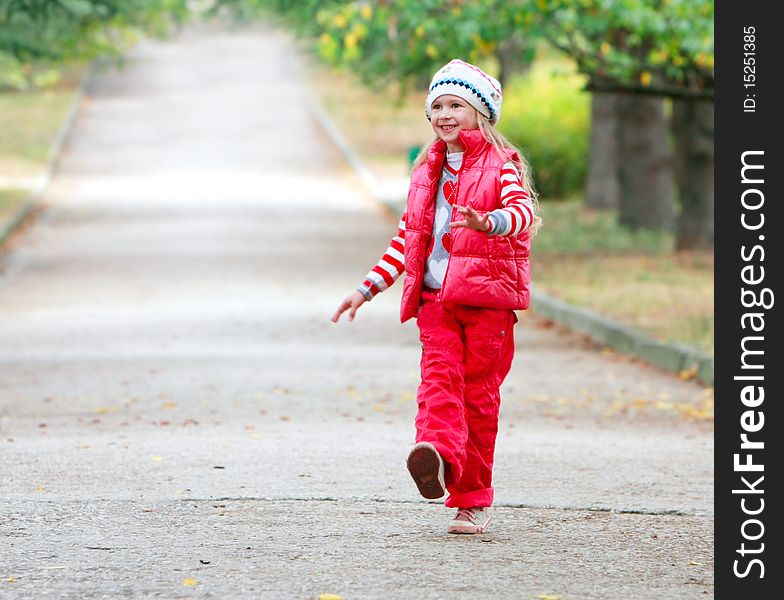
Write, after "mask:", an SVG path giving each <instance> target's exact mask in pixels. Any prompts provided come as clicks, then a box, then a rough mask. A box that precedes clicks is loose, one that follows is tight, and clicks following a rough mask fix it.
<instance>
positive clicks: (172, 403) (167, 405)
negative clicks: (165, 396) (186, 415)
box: [161, 400, 177, 408]
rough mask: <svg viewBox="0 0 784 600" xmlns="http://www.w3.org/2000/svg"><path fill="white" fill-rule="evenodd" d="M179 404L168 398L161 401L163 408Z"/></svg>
mask: <svg viewBox="0 0 784 600" xmlns="http://www.w3.org/2000/svg"><path fill="white" fill-rule="evenodd" d="M175 406H177V403H176V402H172V401H171V400H167V401H166V402H161V408H174V407H175Z"/></svg>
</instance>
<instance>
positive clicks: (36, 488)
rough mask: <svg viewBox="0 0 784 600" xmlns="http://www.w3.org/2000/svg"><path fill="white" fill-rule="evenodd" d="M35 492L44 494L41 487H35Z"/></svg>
mask: <svg viewBox="0 0 784 600" xmlns="http://www.w3.org/2000/svg"><path fill="white" fill-rule="evenodd" d="M33 491H34V492H43V491H44V488H42V487H41V486H40V485H37V486H35V487H34V488H33Z"/></svg>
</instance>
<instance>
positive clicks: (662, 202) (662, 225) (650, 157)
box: [618, 95, 675, 230]
mask: <svg viewBox="0 0 784 600" xmlns="http://www.w3.org/2000/svg"><path fill="white" fill-rule="evenodd" d="M618 114H619V117H620V118H619V122H620V128H619V129H620V136H619V145H618V156H619V162H620V168H619V170H618V173H619V184H620V191H621V199H620V200H621V201H620V207H619V209H620V210H619V213H618V222H619V223H620V224H621V225H625V226H627V227H629V228H631V229H660V230H661V229H672V228H673V225H674V220H675V201H674V196H675V181H674V178H673V160H672V152H671V151H670V145H669V140H668V135H669V128H668V127H667V122H666V119H665V117H664V102H663V100H662V99H661V98H648V97H645V96H635V95H624V96H621V97H620V98H619V99H618Z"/></svg>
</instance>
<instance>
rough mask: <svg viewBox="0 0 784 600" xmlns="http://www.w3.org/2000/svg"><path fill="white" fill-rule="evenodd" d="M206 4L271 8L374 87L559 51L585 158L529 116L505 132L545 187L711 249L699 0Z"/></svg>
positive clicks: (510, 68) (256, 10) (705, 13)
mask: <svg viewBox="0 0 784 600" xmlns="http://www.w3.org/2000/svg"><path fill="white" fill-rule="evenodd" d="M213 6H214V7H215V8H219V9H229V10H231V11H234V14H237V15H242V16H243V17H245V18H247V17H250V16H255V15H259V14H261V15H266V16H270V15H277V16H278V17H280V18H282V19H283V20H284V21H285V22H286V23H287V24H288V25H290V26H291V27H292V28H293V29H294V30H295V31H297V32H298V33H299V34H300V35H302V36H306V37H310V38H312V39H314V40H317V41H316V47H317V50H318V52H319V55H320V56H321V57H322V58H323V59H324V60H326V61H327V62H329V63H331V64H333V65H336V66H340V67H344V68H346V69H350V70H351V71H352V72H353V73H355V74H356V75H357V76H359V77H360V78H361V79H362V80H363V81H364V82H365V83H366V84H368V85H370V86H377V87H380V86H382V85H384V84H385V83H388V82H389V81H390V80H396V81H399V82H402V83H403V84H404V85H408V86H413V87H418V88H424V87H426V85H427V83H428V82H429V80H430V77H431V76H432V73H434V72H435V70H436V69H438V68H439V67H440V66H441V65H443V64H444V63H445V62H447V61H448V60H450V59H451V58H454V57H462V58H464V59H466V60H469V61H471V62H476V63H478V64H480V65H482V66H484V67H485V68H488V69H489V70H490V71H491V72H493V73H494V74H496V75H497V76H498V78H499V80H501V82H502V84H507V83H508V82H509V80H510V78H511V76H512V75H514V74H522V73H524V72H526V70H527V69H529V68H530V66H531V65H532V64H533V62H534V61H535V60H536V58H537V56H539V55H540V54H541V53H542V49H543V48H547V47H548V46H549V47H550V48H556V49H558V50H559V51H561V52H562V53H563V54H564V55H565V56H567V57H568V58H569V59H571V60H572V61H573V64H574V66H575V69H576V70H577V71H578V72H579V73H581V74H582V75H584V76H585V87H584V89H585V90H587V91H589V92H591V110H590V136H589V143H588V148H587V149H586V156H585V159H583V160H577V161H575V160H573V156H572V152H571V150H572V149H573V148H574V147H577V148H580V147H581V140H578V139H574V138H573V139H569V137H570V136H569V134H568V132H565V131H562V130H560V129H561V128H559V127H558V126H557V125H556V126H555V127H553V128H551V129H550V133H551V134H552V135H551V136H548V132H547V131H536V127H534V131H519V130H520V129H521V128H520V127H519V126H517V124H515V123H513V124H512V125H511V127H509V128H508V129H509V131H505V132H506V133H510V134H511V135H510V137H512V139H513V141H515V142H516V143H517V144H518V145H519V146H521V147H522V148H524V149H525V150H526V151H527V152H528V153H529V158H530V159H531V162H532V163H533V165H534V169H535V171H536V175H537V183H538V185H539V186H540V188H541V191H542V192H543V195H544V196H550V197H552V196H558V195H567V194H569V193H572V192H575V191H576V190H575V187H574V186H575V183H576V184H577V186H579V187H580V188H583V187H584V189H585V202H586V204H587V205H588V206H590V207H602V208H615V209H617V210H618V219H619V222H620V223H621V224H622V225H625V226H627V227H629V228H631V229H641V228H642V229H665V230H668V229H673V228H675V229H677V247H678V248H679V249H693V248H710V247H712V244H713V2H711V1H710V0H612V1H610V0H547V1H544V0H481V1H480V0H447V1H433V0H379V1H377V2H369V1H361V0H360V1H339V0H305V1H303V2H286V1H285V0H218V1H217V2H216V3H215V4H214V5H213ZM509 95H510V94H507V96H509ZM555 102H556V103H557V102H558V101H557V100H555ZM523 106H525V108H526V110H533V111H537V110H539V109H537V108H532V107H531V106H530V105H528V106H526V105H525V102H523ZM504 113H505V117H504V120H503V121H502V124H501V128H502V129H504V127H505V126H506V123H507V122H509V121H510V120H512V121H515V120H517V121H518V122H519V119H515V118H512V119H510V115H509V110H508V108H507V109H505V111H504ZM560 116H562V117H564V116H565V117H566V119H567V120H568V115H563V114H561V115H560ZM574 133H575V134H576V135H575V136H574V137H575V138H576V137H577V136H578V135H579V132H574ZM537 135H544V136H547V137H551V139H544V140H542V139H535V136H537ZM553 143H556V144H558V146H559V148H558V150H557V151H556V152H553ZM564 158H565V160H564ZM583 163H585V164H587V168H585V165H584V164H583ZM575 175H577V178H576V179H577V182H575Z"/></svg>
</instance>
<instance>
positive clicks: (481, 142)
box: [332, 60, 539, 533]
mask: <svg viewBox="0 0 784 600" xmlns="http://www.w3.org/2000/svg"><path fill="white" fill-rule="evenodd" d="M501 102H502V94H501V86H500V84H499V83H498V81H496V80H495V79H494V78H493V77H490V76H489V75H487V74H486V73H485V72H483V71H482V70H481V69H479V68H477V67H475V66H474V65H471V64H469V63H466V62H463V61H461V60H453V61H451V62H449V63H448V64H447V65H445V66H444V67H442V68H441V69H440V70H439V71H438V72H437V73H436V74H435V76H434V77H433V81H432V82H431V84H430V91H429V93H428V95H427V99H426V100H425V114H426V116H427V118H428V120H429V121H430V124H431V125H432V127H433V131H435V133H436V136H437V137H436V139H435V140H433V142H432V143H431V144H430V145H429V146H428V147H426V148H424V149H423V150H422V152H421V153H420V155H419V157H418V158H417V160H416V161H415V162H414V168H413V171H412V174H411V185H410V188H409V192H408V202H407V205H406V211H405V212H404V213H403V217H402V218H401V220H400V224H399V229H398V234H397V236H395V237H394V238H393V239H392V242H391V244H390V246H389V248H387V251H386V253H385V254H384V256H383V257H382V259H381V260H380V261H379V263H378V264H377V265H376V266H375V267H373V269H372V270H371V271H370V273H368V275H367V277H366V279H365V281H364V282H363V283H362V285H360V286H359V287H358V288H357V290H356V291H355V292H353V293H352V294H351V295H349V296H348V297H347V298H346V299H345V300H343V302H342V303H341V304H340V306H339V307H338V309H337V311H336V312H335V314H334V316H333V317H332V321H333V322H337V321H338V319H339V318H340V315H341V314H343V312H345V311H346V310H348V311H349V315H348V319H349V321H352V320H353V319H354V316H355V314H356V312H357V309H358V308H359V307H360V306H362V304H364V303H365V302H367V301H370V300H371V299H372V298H373V296H375V295H376V294H378V293H379V292H381V291H383V290H385V289H387V288H388V287H389V286H390V285H392V284H393V283H394V282H395V280H396V279H397V278H398V277H399V276H400V275H401V274H402V273H403V271H405V273H406V276H405V280H404V284H403V286H404V287H403V299H402V303H401V310H400V318H401V321H403V322H405V321H407V320H408V319H410V318H412V317H416V318H417V324H418V326H419V330H420V340H421V342H422V361H421V370H422V382H421V384H420V385H419V388H418V390H417V405H418V412H417V416H416V423H415V425H416V444H415V445H414V447H413V448H412V449H411V452H410V453H409V455H408V460H407V463H406V464H407V466H408V470H409V472H410V473H411V476H412V477H413V479H414V481H415V482H416V484H417V487H418V488H419V491H420V493H421V494H422V496H424V497H425V498H431V499H432V498H441V497H442V496H443V495H444V494H445V493H447V492H448V493H449V496H448V497H447V499H446V506H448V507H453V508H457V509H458V510H457V514H456V515H455V517H454V519H453V520H452V522H451V523H450V524H449V525H448V527H447V531H448V532H449V533H484V532H485V531H486V530H487V526H488V524H489V522H490V511H489V507H490V505H491V504H492V503H493V487H492V474H493V453H494V450H495V440H496V434H497V432H498V409H499V404H500V395H499V387H500V385H501V383H502V382H503V380H504V378H505V377H506V375H507V373H508V372H509V369H510V367H511V365H512V356H513V354H514V336H513V327H514V324H515V323H516V322H517V317H516V315H515V313H514V310H515V309H525V308H527V307H528V301H529V279H530V268H529V262H528V255H529V250H530V235H531V231H532V226H535V225H536V223H535V222H536V221H538V220H539V217H537V216H535V212H536V211H535V207H536V195H535V193H534V190H533V186H532V185H531V178H530V174H529V168H528V165H527V164H526V162H525V160H524V159H523V158H522V157H521V156H520V154H519V153H518V152H517V150H516V149H515V148H514V146H512V144H510V143H509V142H508V141H507V140H506V139H505V138H504V137H503V136H502V135H501V134H500V133H499V132H498V131H497V130H496V129H495V124H496V123H497V122H498V118H499V116H500V114H501Z"/></svg>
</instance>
